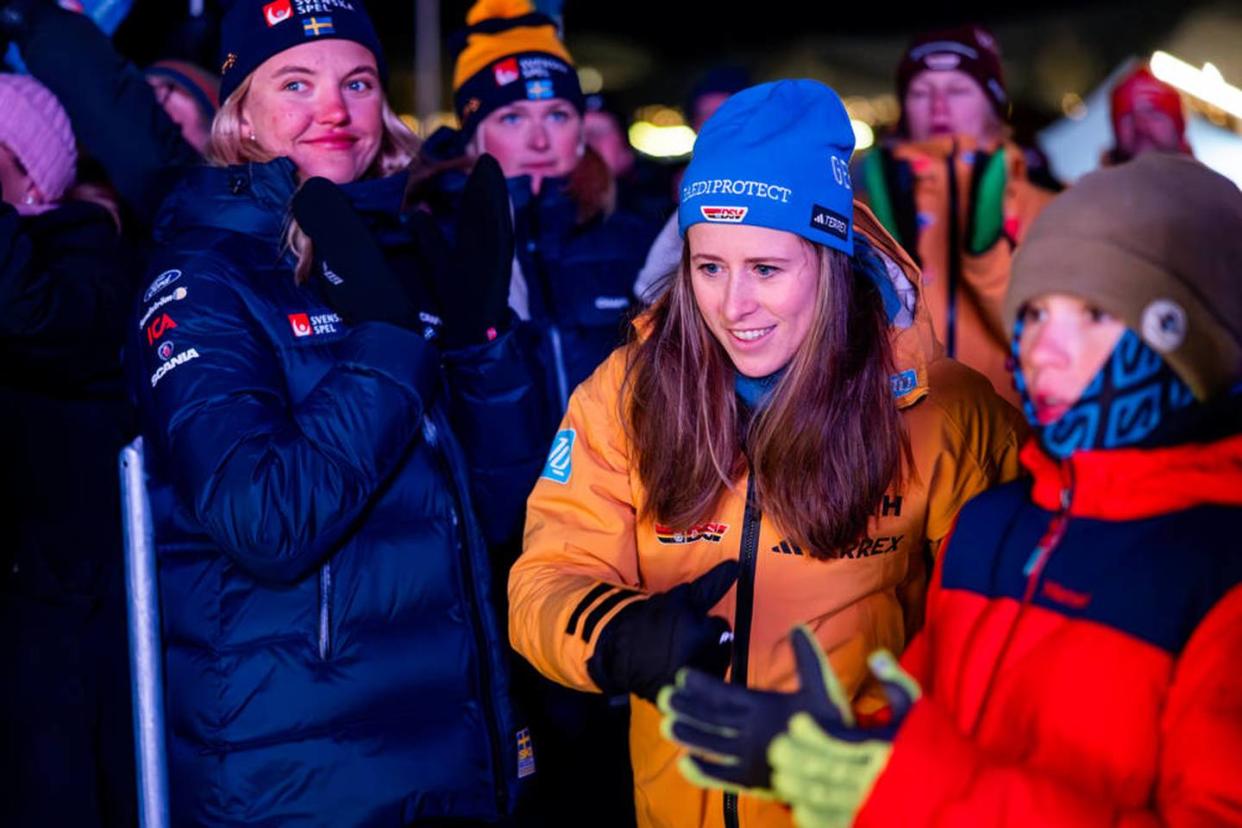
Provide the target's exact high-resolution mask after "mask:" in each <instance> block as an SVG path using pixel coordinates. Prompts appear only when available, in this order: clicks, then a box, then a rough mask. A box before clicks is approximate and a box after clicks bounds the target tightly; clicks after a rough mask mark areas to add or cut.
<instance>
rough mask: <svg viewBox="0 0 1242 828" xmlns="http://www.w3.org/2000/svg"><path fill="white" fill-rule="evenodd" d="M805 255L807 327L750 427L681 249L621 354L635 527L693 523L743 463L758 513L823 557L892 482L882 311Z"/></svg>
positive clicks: (828, 261) (852, 281)
mask: <svg viewBox="0 0 1242 828" xmlns="http://www.w3.org/2000/svg"><path fill="white" fill-rule="evenodd" d="M806 243H807V244H808V245H810V244H811V242H809V241H808V242H806ZM814 247H815V252H816V254H817V261H818V265H819V289H818V291H817V294H816V297H815V320H814V322H813V323H812V325H811V329H810V331H809V332H808V333H807V336H806V339H805V340H803V342H802V344H801V345H800V346H799V348H798V350H797V351H796V352H795V354H794V356H793V358H792V360H791V361H790V363H789V366H788V368H787V369H786V370H785V372H784V374H783V375H782V377H781V378H780V380H779V381H778V383H777V384H776V386H775V388H774V389H773V390H772V392H771V395H770V397H769V399H768V401H767V402H766V404H765V405H764V406H763V407H762V408H761V410H760V411H759V412H757V414H755V416H753V417H752V418H751V419H750V422H749V423H748V424H742V423H740V422H739V417H740V414H741V412H740V411H739V406H738V402H737V397H736V394H735V391H734V378H735V374H736V370H735V368H734V367H733V363H732V362H731V361H730V359H729V356H728V354H727V353H726V352H725V350H724V348H723V347H722V346H721V345H720V343H719V342H718V341H717V340H716V338H715V337H714V336H713V335H712V333H711V331H710V329H709V328H708V327H707V323H706V322H705V321H704V320H703V317H702V314H701V313H700V311H699V308H698V305H697V304H696V302H695V299H694V291H693V287H692V285H691V278H692V276H691V270H690V263H689V250H688V249H687V250H685V251H683V254H682V264H681V268H680V269H679V270H678V271H677V272H676V273H675V274H674V276H673V279H672V282H671V284H670V286H669V288H668V289H667V290H666V291H664V293H663V295H662V296H661V297H660V299H659V300H658V301H657V302H656V304H655V305H654V307H653V308H652V310H651V320H650V321H651V327H650V332H649V335H647V336H645V337H642V336H641V335H640V338H639V341H637V342H636V343H635V344H634V346H633V348H632V350H631V357H630V362H629V365H628V369H627V373H626V380H625V384H626V390H627V393H626V394H623V395H622V399H623V400H628V403H627V404H628V412H626V413H627V416H625V417H623V420H624V421H625V422H626V423H627V427H628V429H629V431H630V433H629V438H630V440H631V443H632V445H633V446H634V450H635V452H636V454H637V457H638V473H639V477H640V479H641V480H642V484H643V487H644V488H645V490H646V492H647V498H646V500H645V502H644V503H643V504H642V509H641V514H642V517H644V518H654V519H655V520H657V521H659V522H660V523H664V524H668V525H671V526H674V527H689V526H691V525H693V524H694V523H697V522H698V521H701V520H704V519H705V518H707V517H708V516H709V511H710V510H711V509H712V508H713V507H714V506H715V505H716V503H717V501H718V500H719V498H720V496H721V494H722V493H723V492H724V490H725V489H728V488H733V487H734V485H735V482H736V481H737V480H738V478H739V477H740V476H741V474H742V473H743V472H744V471H745V470H746V468H747V464H748V461H749V466H750V469H751V471H752V474H753V476H754V482H755V485H756V493H757V495H758V503H759V507H760V508H761V509H762V510H763V511H764V512H766V513H767V514H768V515H770V516H771V517H772V518H773V519H774V520H775V521H776V523H777V524H778V525H779V526H780V527H781V528H782V530H783V531H784V532H786V533H788V536H789V538H790V539H791V540H793V541H794V542H796V543H797V544H798V545H800V546H802V547H803V548H804V549H807V550H809V551H810V554H811V555H813V556H815V557H820V558H828V557H835V556H836V555H837V554H839V551H840V550H841V549H844V548H846V547H848V546H849V545H850V544H852V543H853V542H854V541H856V540H857V539H858V538H859V537H861V536H862V535H863V534H864V533H865V532H866V529H867V521H868V519H869V518H870V517H871V515H872V514H873V513H874V512H875V510H876V508H877V506H878V505H879V503H880V498H881V497H882V496H883V495H884V492H885V491H886V490H887V489H888V487H889V486H890V485H892V484H893V483H894V482H899V481H900V480H901V476H902V461H903V458H907V459H908V458H909V456H910V454H909V451H910V450H909V440H908V438H907V436H906V431H905V427H904V424H903V422H902V418H901V416H900V414H899V413H898V410H897V405H896V402H895V401H894V399H893V396H892V391H891V384H890V379H889V377H890V375H891V374H892V371H893V356H892V347H891V345H890V343H889V338H888V319H887V317H886V316H885V313H884V307H883V303H882V301H881V299H880V296H879V293H878V291H877V290H876V289H875V287H874V286H873V285H872V284H871V283H870V282H869V281H868V280H867V278H866V277H865V276H863V275H862V274H860V273H855V270H854V267H853V265H852V264H851V261H850V259H849V258H848V257H847V256H846V255H845V254H843V253H839V252H837V251H834V250H830V249H828V248H824V247H820V246H818V245H815V246H814Z"/></svg>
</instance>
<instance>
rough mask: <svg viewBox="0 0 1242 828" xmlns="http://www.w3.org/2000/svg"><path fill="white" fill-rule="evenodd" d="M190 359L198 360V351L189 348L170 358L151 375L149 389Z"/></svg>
mask: <svg viewBox="0 0 1242 828" xmlns="http://www.w3.org/2000/svg"><path fill="white" fill-rule="evenodd" d="M192 359H198V351H196V350H194V349H193V348H190V349H188V350H185V351H182V352H181V353H179V354H177V355H175V356H173V357H171V358H170V359H169V360H168V361H167V362H165V363H164V364H163V365H161V366H160V367H159V368H156V369H155V373H154V374H152V375H151V387H152V388H154V387H155V386H157V385H159V383H160V380H162V379H163V378H164V377H165V376H167V375H168V372H169V371H171V370H173V369H174V368H176V367H177V366H178V365H184V364H185V363H187V362H189V361H190V360H192Z"/></svg>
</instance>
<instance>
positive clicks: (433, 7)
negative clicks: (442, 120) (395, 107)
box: [414, 0, 440, 131]
mask: <svg viewBox="0 0 1242 828" xmlns="http://www.w3.org/2000/svg"><path fill="white" fill-rule="evenodd" d="M414 110H415V112H416V113H417V114H418V120H419V123H422V124H424V125H425V124H426V123H427V119H428V118H429V117H430V116H431V115H432V113H434V112H438V111H439V110H440V0H416V3H415V8H414ZM424 130H425V131H426V127H425V126H424Z"/></svg>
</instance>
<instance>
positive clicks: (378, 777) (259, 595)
mask: <svg viewBox="0 0 1242 828" xmlns="http://www.w3.org/2000/svg"><path fill="white" fill-rule="evenodd" d="M402 185H403V182H401V181H390V180H380V181H370V182H360V183H358V184H354V185H348V186H347V187H346V188H345V189H346V192H347V193H348V194H349V195H350V197H351V199H352V200H353V201H354V204H355V206H356V207H357V208H358V209H359V211H360V212H361V213H362V214H363V215H364V217H367V218H369V219H371V220H372V223H373V224H375V225H376V230H377V237H379V238H380V239H381V240H382V242H383V243H384V244H385V245H386V252H388V251H389V250H390V249H391V250H392V251H394V255H395V256H396V257H397V258H400V255H401V249H400V247H401V245H400V244H399V242H401V234H400V232H399V231H400V226H401V223H400V221H399V220H397V218H396V217H397V215H398V211H397V205H398V204H399V202H400V197H401V189H402ZM294 186H295V185H294V181H293V176H292V166H291V165H290V164H289V163H288V162H287V161H284V160H279V161H276V162H272V163H270V164H265V165H250V166H248V167H243V168H228V169H201V170H196V171H194V172H192V173H190V174H189V176H188V177H187V179H186V181H185V182H184V183H183V185H182V186H181V187H180V188H179V189H178V190H176V191H175V192H174V193H173V195H172V196H171V197H170V199H169V201H168V202H166V204H165V207H164V210H163V212H162V214H161V218H160V220H159V224H158V226H157V241H158V243H159V246H158V248H157V250H156V252H155V256H154V264H153V266H152V269H151V278H150V279H148V280H147V281H148V283H149V287H146V286H145V285H144V295H143V296H141V297H140V300H141V304H140V305H139V310H138V312H137V318H136V321H135V324H134V327H133V329H132V332H133V334H134V338H133V340H132V345H131V354H130V358H129V365H130V368H131V382H132V383H133V385H134V387H135V389H136V391H137V396H138V400H139V404H140V408H141V412H142V419H143V426H144V433H145V434H146V436H147V445H148V451H147V457H148V472H149V474H150V478H151V479H150V487H151V493H152V502H153V512H154V519H155V525H156V537H157V543H158V554H159V562H160V585H161V591H162V592H161V599H162V604H163V618H164V629H165V646H166V677H167V686H168V708H169V730H170V737H169V747H170V764H171V768H170V776H171V779H172V784H173V803H172V805H173V812H174V821H175V822H176V823H177V824H208V825H225V824H228V825H239V824H246V825H282V826H286V825H394V826H396V825H402V824H407V823H409V822H412V821H414V820H419V819H436V818H441V817H454V818H463V819H478V820H492V819H495V818H497V817H498V816H500V815H502V814H503V813H504V812H505V811H506V810H507V809H508V807H509V803H511V802H512V801H513V799H514V796H515V794H516V784H517V781H516V780H517V779H518V777H519V773H521V774H523V775H524V774H525V773H526V772H528V771H529V770H530V768H529V767H528V763H525V762H519V756H518V753H519V742H521V743H522V746H526V745H527V744H528V742H527V734H525V733H524V732H523V731H521V730H520V729H519V727H518V724H517V722H516V721H515V717H514V715H513V713H512V712H511V710H510V707H509V703H508V686H507V677H506V674H505V669H506V668H505V657H504V653H505V651H506V650H505V644H504V642H503V641H502V640H501V639H500V638H499V637H498V635H497V632H496V630H497V627H496V618H495V612H494V609H493V608H492V607H491V606H490V605H489V603H488V601H487V598H486V596H487V595H488V590H489V571H488V565H487V550H486V545H485V541H484V538H483V533H482V530H481V528H480V522H479V519H478V517H477V516H476V513H475V511H474V507H473V506H472V497H471V495H470V492H469V488H470V485H469V481H468V479H467V473H466V471H465V470H466V469H467V468H469V467H470V466H471V465H472V464H473V463H474V462H476V461H475V460H474V459H471V458H469V457H468V454H469V452H468V451H467V449H468V448H469V447H468V446H467V447H465V448H463V447H462V446H461V445H459V444H458V442H457V440H456V438H455V437H454V431H455V429H456V430H460V431H461V432H462V433H478V432H481V431H484V430H485V429H484V428H483V426H482V423H484V422H491V423H493V425H495V424H496V423H499V422H503V423H504V424H505V428H506V429H507V433H508V436H509V437H510V440H509V441H508V442H507V443H506V444H505V445H506V446H509V447H510V448H507V449H505V450H507V451H509V452H510V453H511V454H512V455H513V456H510V457H499V458H497V468H503V469H508V470H509V471H510V472H511V473H512V474H513V475H514V481H515V482H514V483H513V485H514V486H515V487H516V488H517V489H521V490H523V491H525V490H526V489H529V486H530V480H527V479H525V478H526V477H527V476H529V477H530V478H531V479H533V475H534V474H537V473H538V467H539V462H540V457H541V456H542V453H543V449H544V446H543V444H542V443H541V442H538V441H536V440H534V439H529V440H527V439H526V438H525V435H524V434H523V433H522V429H523V422H522V418H521V416H520V415H519V414H518V413H515V412H520V411H521V410H522V409H523V401H524V400H529V399H530V398H531V396H532V395H533V394H535V393H537V392H536V391H535V390H534V388H533V387H532V385H531V380H530V378H529V369H528V368H527V367H524V366H528V365H529V362H527V361H526V360H524V359H523V357H522V355H521V353H520V352H519V350H518V344H517V342H516V340H515V339H514V337H512V336H511V335H502V336H501V337H500V338H498V339H497V340H495V341H494V342H492V343H488V344H486V345H482V346H478V347H476V348H474V349H472V350H469V351H466V352H458V353H453V354H448V355H445V356H444V357H443V358H442V357H441V356H440V355H439V354H438V353H437V351H436V350H435V349H434V348H432V347H431V346H430V345H428V344H427V342H426V341H425V335H426V334H428V333H430V332H429V331H423V332H415V331H408V330H404V329H401V328H397V327H394V326H391V325H387V324H384V323H362V324H359V325H357V326H355V327H353V328H351V327H349V326H347V325H346V324H345V323H344V322H342V321H341V320H340V319H339V318H338V317H337V316H336V314H335V313H333V311H332V310H331V308H330V307H329V306H328V305H327V304H325V303H324V302H323V301H322V300H321V297H320V296H319V295H318V293H317V291H316V290H315V289H314V287H313V286H299V285H297V284H295V282H294V280H293V278H292V273H291V271H292V265H293V262H292V260H291V257H290V256H289V254H288V253H287V252H285V251H284V250H283V248H282V244H281V234H282V231H283V228H284V222H285V218H286V214H287V207H286V205H287V204H288V202H289V198H290V197H291V195H292V192H293V189H294ZM405 242H406V244H408V238H407V239H406V240H405ZM463 400H468V401H469V405H465V404H462V403H461V401H463ZM454 419H461V420H472V421H471V422H452V420H454ZM514 446H516V448H512V447H514ZM491 450H496V449H495V446H492V447H491ZM523 451H525V452H528V453H529V454H530V460H529V462H527V463H525V464H524V463H523V462H520V459H521V458H520V457H519V455H521V454H522V452H523ZM519 478H520V479H519ZM492 485H498V481H496V480H493V481H492ZM501 500H504V499H501ZM514 500H515V502H517V503H518V504H519V506H518V508H520V498H515V499H514ZM491 505H492V504H485V503H480V508H481V510H482V509H487V508H490V507H491ZM486 517H487V519H488V520H489V521H491V522H493V523H495V524H497V525H500V524H511V523H513V522H514V521H513V518H512V516H507V515H494V514H489V515H487V516H486Z"/></svg>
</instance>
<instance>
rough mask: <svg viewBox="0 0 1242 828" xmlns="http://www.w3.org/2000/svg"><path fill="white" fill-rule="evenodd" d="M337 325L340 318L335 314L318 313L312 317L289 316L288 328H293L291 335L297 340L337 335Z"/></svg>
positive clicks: (307, 315)
mask: <svg viewBox="0 0 1242 828" xmlns="http://www.w3.org/2000/svg"><path fill="white" fill-rule="evenodd" d="M339 324H341V317H340V316H338V315H336V314H335V313H319V314H315V315H314V316H311V315H309V314H305V313H291V314H289V327H291V328H293V335H294V336H295V337H298V338H301V337H304V336H320V335H322V334H333V333H337V332H338V331H339V329H338V328H337V325H339Z"/></svg>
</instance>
